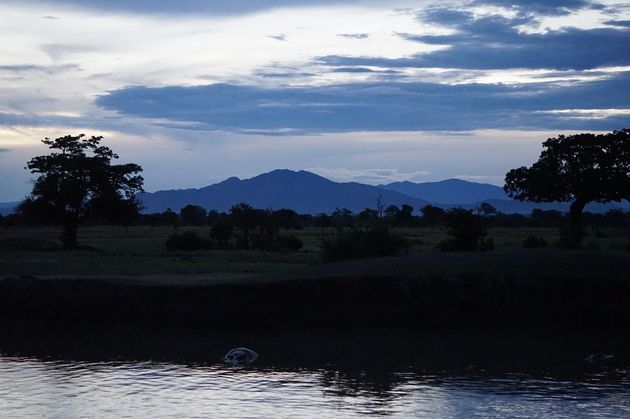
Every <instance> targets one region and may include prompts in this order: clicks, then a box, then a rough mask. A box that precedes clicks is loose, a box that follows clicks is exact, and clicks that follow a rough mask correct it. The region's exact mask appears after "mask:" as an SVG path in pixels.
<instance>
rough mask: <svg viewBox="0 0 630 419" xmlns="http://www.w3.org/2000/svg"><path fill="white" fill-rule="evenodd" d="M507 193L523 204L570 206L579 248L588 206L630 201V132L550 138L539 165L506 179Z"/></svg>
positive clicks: (572, 234) (514, 171)
mask: <svg viewBox="0 0 630 419" xmlns="http://www.w3.org/2000/svg"><path fill="white" fill-rule="evenodd" d="M504 190H505V192H506V193H507V194H508V195H509V196H510V197H512V198H514V199H518V200H521V201H534V202H552V201H560V202H570V203H571V206H570V212H569V237H568V238H569V244H570V245H571V246H578V245H579V243H580V241H581V240H582V237H583V230H582V212H583V210H584V207H585V206H586V204H588V203H589V202H609V201H615V202H619V201H621V200H623V199H629V198H630V130H628V129H624V130H622V131H613V132H612V133H608V134H601V135H594V134H578V135H571V136H568V137H565V136H563V135H561V136H559V137H558V138H549V139H548V140H546V141H545V142H544V143H543V151H542V153H541V154H540V158H539V159H538V161H537V162H536V163H534V164H533V165H532V166H531V167H520V168H518V169H512V170H510V171H509V172H508V173H507V174H506V176H505V186H504Z"/></svg>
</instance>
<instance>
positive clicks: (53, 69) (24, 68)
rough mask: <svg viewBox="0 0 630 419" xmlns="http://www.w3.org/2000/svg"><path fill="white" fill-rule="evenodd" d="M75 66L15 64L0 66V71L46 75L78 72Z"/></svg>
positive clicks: (78, 67)
mask: <svg viewBox="0 0 630 419" xmlns="http://www.w3.org/2000/svg"><path fill="white" fill-rule="evenodd" d="M80 69H81V67H80V66H79V65H77V64H63V65H36V64H16V65H0V71H5V72H9V73H30V72H43V73H48V74H55V73H60V72H62V71H71V70H80Z"/></svg>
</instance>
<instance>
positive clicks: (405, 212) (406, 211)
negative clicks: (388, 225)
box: [396, 204, 414, 226]
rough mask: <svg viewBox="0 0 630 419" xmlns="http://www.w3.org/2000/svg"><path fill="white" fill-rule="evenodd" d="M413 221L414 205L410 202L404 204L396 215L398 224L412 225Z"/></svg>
mask: <svg viewBox="0 0 630 419" xmlns="http://www.w3.org/2000/svg"><path fill="white" fill-rule="evenodd" d="M413 223H414V220H413V207H412V206H411V205H409V204H402V206H401V207H400V211H399V212H398V216H397V217H396V225H399V226H410V225H412V224H413Z"/></svg>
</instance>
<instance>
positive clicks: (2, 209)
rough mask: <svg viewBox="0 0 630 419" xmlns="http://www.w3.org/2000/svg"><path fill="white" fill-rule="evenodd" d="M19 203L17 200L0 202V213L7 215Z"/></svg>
mask: <svg viewBox="0 0 630 419" xmlns="http://www.w3.org/2000/svg"><path fill="white" fill-rule="evenodd" d="M18 205H19V202H0V215H9V214H11V213H12V212H13V211H14V210H15V208H16V207H17V206H18Z"/></svg>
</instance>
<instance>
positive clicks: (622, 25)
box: [604, 20, 630, 29]
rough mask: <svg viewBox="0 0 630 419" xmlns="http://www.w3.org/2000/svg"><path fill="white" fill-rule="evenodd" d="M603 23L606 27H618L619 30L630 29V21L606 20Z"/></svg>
mask: <svg viewBox="0 0 630 419" xmlns="http://www.w3.org/2000/svg"><path fill="white" fill-rule="evenodd" d="M604 23H605V24H606V25H610V26H618V27H620V28H629V29H630V20H607V21H606V22H604Z"/></svg>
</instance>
